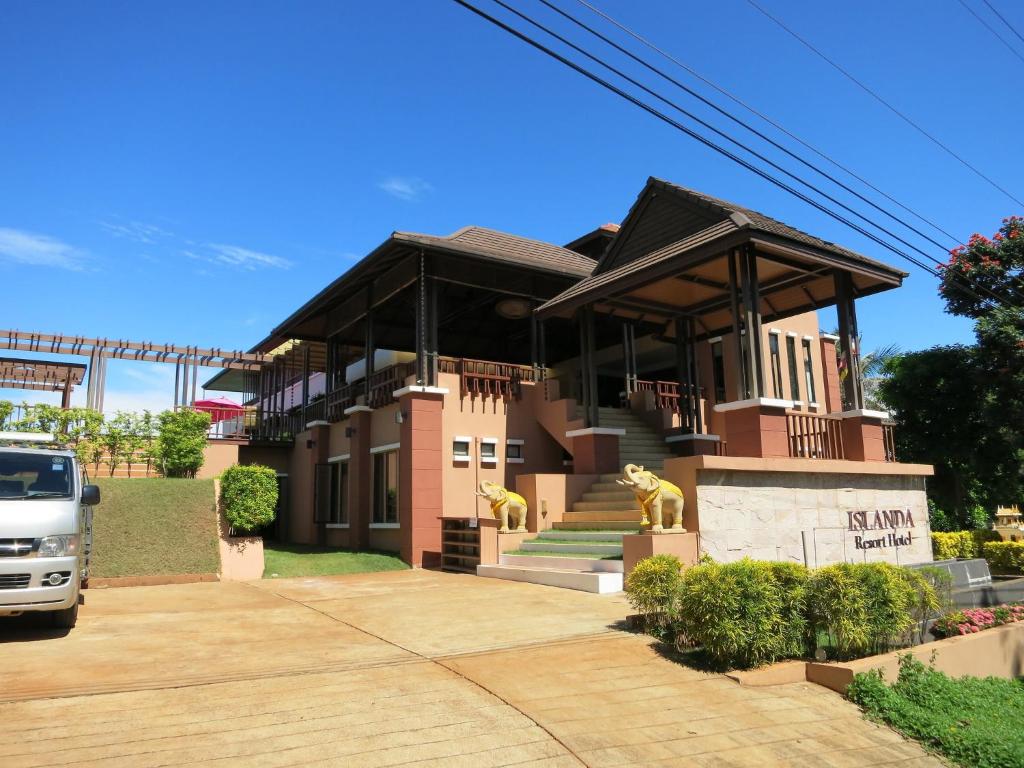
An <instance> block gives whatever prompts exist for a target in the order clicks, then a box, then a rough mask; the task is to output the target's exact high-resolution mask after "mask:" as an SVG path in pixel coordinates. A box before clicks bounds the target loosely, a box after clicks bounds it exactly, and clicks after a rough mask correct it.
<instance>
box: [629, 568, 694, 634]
mask: <svg viewBox="0 0 1024 768" xmlns="http://www.w3.org/2000/svg"><path fill="white" fill-rule="evenodd" d="M682 568H683V564H682V563H681V562H680V561H679V558H678V557H676V556H675V555H654V556H653V557H645V558H644V559H643V560H641V561H640V562H639V563H637V564H636V566H635V567H634V568H633V570H632V571H630V573H629V576H627V577H626V585H625V592H626V597H627V598H628V599H629V602H630V605H632V606H633V607H634V608H636V610H638V611H639V612H640V614H641V615H642V616H643V617H644V622H645V625H646V627H647V629H648V630H651V629H653V628H655V627H659V628H664V627H665V626H666V625H667V623H668V621H669V620H670V619H671V617H672V616H673V615H675V606H676V598H677V596H678V590H679V584H680V582H681V581H682Z"/></svg>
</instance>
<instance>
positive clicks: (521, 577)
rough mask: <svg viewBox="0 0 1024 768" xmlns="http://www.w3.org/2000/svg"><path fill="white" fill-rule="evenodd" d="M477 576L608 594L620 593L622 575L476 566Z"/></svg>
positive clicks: (553, 569)
mask: <svg viewBox="0 0 1024 768" xmlns="http://www.w3.org/2000/svg"><path fill="white" fill-rule="evenodd" d="M476 575H477V576H486V577H487V578H491V579H506V580H508V581H524V582H526V583H528V584H543V585H545V586H548V587H561V588H562V589H578V590H580V591H581V592H593V593H595V594H601V595H604V594H608V593H611V592H621V591H622V574H621V573H606V572H602V571H575V570H569V569H562V568H528V567H526V566H519V565H478V566H477V567H476Z"/></svg>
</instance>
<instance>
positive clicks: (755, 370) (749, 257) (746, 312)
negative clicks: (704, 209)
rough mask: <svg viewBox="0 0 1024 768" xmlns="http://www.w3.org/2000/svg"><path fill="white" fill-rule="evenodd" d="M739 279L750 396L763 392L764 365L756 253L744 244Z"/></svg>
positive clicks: (745, 363)
mask: <svg viewBox="0 0 1024 768" xmlns="http://www.w3.org/2000/svg"><path fill="white" fill-rule="evenodd" d="M740 280H741V282H742V289H743V328H744V330H745V331H746V332H747V345H746V357H745V358H744V367H745V369H746V371H747V381H748V384H747V386H748V388H749V392H750V397H761V396H762V395H763V394H764V365H763V360H762V357H763V355H762V354H761V295H760V292H759V290H758V285H757V254H756V253H755V252H754V248H753V246H751V245H746V246H744V248H743V251H742V252H741V255H740Z"/></svg>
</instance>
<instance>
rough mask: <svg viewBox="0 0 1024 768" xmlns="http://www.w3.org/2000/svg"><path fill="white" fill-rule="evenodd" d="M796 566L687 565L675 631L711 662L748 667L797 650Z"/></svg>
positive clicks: (799, 577) (800, 578)
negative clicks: (695, 646) (701, 651)
mask: <svg viewBox="0 0 1024 768" xmlns="http://www.w3.org/2000/svg"><path fill="white" fill-rule="evenodd" d="M805 580H806V570H804V571H803V573H802V574H801V566H798V565H796V566H789V565H785V564H780V563H764V562H755V561H753V560H749V559H744V560H740V561H739V562H735V563H727V564H719V563H708V564H705V565H698V566H695V567H693V568H690V569H689V570H688V571H686V572H685V573H684V574H683V578H682V583H681V585H680V587H679V600H678V612H679V614H678V619H677V622H676V628H677V631H678V632H679V633H680V635H681V636H682V637H683V638H685V640H686V641H687V642H689V643H691V644H694V645H699V646H701V647H702V648H703V649H704V651H705V652H706V653H707V654H708V656H709V657H710V658H711V660H712V661H714V662H715V663H717V664H721V665H725V666H732V667H754V666H759V665H761V664H768V663H771V662H773V661H777V660H778V659H783V658H787V657H791V656H794V655H795V656H800V655H803V651H804V644H803V643H804V637H805V633H804V624H803V622H802V621H801V620H800V619H801V617H802V615H803V609H804V606H803V601H802V599H800V594H801V590H799V589H795V588H794V585H796V584H802V583H803V582H804V581H805Z"/></svg>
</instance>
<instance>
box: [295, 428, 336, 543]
mask: <svg viewBox="0 0 1024 768" xmlns="http://www.w3.org/2000/svg"><path fill="white" fill-rule="evenodd" d="M305 427H306V429H307V430H309V438H308V440H307V442H306V447H307V449H308V450H307V453H308V454H309V477H310V478H311V480H312V482H313V493H312V499H313V509H312V518H313V519H312V521H311V522H312V531H311V534H312V541H310V542H309V543H311V544H316V545H317V546H319V547H323V546H326V544H327V527H326V525H327V523H326V521H327V520H329V519H330V515H329V513H328V514H327V515H326V516H324V517H323V522H321V521H320V520H319V519H318V514H319V513H318V509H324V510H327V509H328V508H329V505H330V499H331V489H330V482H329V481H330V475H329V474H328V475H327V478H326V479H327V480H328V482H327V483H323V484H320V483H318V478H317V467H318V466H320V465H324V464H327V459H328V457H329V456H330V454H331V451H330V447H331V425H330V423H329V422H327V421H323V420H318V421H311V422H309V424H306V425H305ZM318 485H321V487H319V488H318V487H317V486H318ZM321 494H323V495H322V496H321ZM295 522H296V521H295V519H294V516H293V517H292V520H291V524H292V525H294V524H295ZM292 535H294V534H292ZM296 539H298V540H300V541H301V538H300V537H296ZM302 543H306V542H302Z"/></svg>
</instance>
